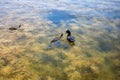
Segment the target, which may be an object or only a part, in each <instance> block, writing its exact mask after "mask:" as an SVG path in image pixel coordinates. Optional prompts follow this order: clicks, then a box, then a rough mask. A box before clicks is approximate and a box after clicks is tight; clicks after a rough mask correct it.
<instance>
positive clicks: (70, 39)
mask: <svg viewBox="0 0 120 80" xmlns="http://www.w3.org/2000/svg"><path fill="white" fill-rule="evenodd" d="M67 39H68V40H69V41H70V42H74V41H75V37H74V36H68V37H67Z"/></svg>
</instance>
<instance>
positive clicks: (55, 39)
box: [50, 33, 63, 43]
mask: <svg viewBox="0 0 120 80" xmlns="http://www.w3.org/2000/svg"><path fill="white" fill-rule="evenodd" d="M62 36H63V33H61V35H60V36H58V37H55V38H53V39H52V40H51V41H50V43H55V42H57V41H59V40H60V39H61V38H62Z"/></svg>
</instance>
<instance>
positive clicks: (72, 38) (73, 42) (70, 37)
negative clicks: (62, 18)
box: [66, 30, 75, 45]
mask: <svg viewBox="0 0 120 80" xmlns="http://www.w3.org/2000/svg"><path fill="white" fill-rule="evenodd" d="M66 33H67V34H68V35H67V41H68V42H69V43H70V45H75V37H74V36H72V35H71V32H70V30H66Z"/></svg>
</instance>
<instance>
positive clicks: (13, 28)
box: [9, 27, 17, 30]
mask: <svg viewBox="0 0 120 80" xmlns="http://www.w3.org/2000/svg"><path fill="white" fill-rule="evenodd" d="M9 30H17V28H15V27H11V28H9Z"/></svg>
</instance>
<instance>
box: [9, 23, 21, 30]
mask: <svg viewBox="0 0 120 80" xmlns="http://www.w3.org/2000/svg"><path fill="white" fill-rule="evenodd" d="M21 26H23V24H20V25H19V26H18V27H17V28H16V27H10V28H9V30H18V29H19V28H20V27H21Z"/></svg>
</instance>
